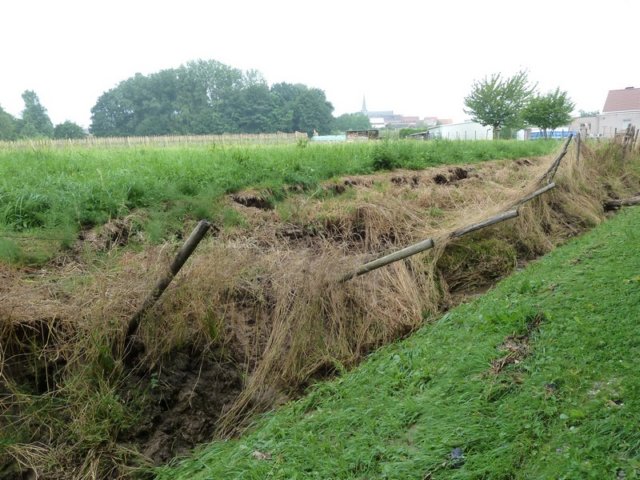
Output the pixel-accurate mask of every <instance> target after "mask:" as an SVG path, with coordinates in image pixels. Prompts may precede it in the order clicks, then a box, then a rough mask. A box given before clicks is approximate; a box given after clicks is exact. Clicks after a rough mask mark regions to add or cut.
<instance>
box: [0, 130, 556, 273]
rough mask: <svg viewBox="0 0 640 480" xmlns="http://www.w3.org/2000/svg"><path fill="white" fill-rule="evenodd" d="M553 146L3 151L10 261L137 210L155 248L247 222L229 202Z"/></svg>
mask: <svg viewBox="0 0 640 480" xmlns="http://www.w3.org/2000/svg"><path fill="white" fill-rule="evenodd" d="M555 145H556V144H555V143H554V142H553V141H550V142H508V141H503V142H450V141H437V142H410V141H395V142H391V141H389V142H370V143H349V144H340V145H313V144H307V143H300V144H299V145H272V146H256V145H254V146H219V145H215V144H211V145H193V146H180V147H176V146H174V147H164V148H162V147H158V146H137V147H129V148H125V147H122V148H106V147H93V148H89V149H87V148H83V147H72V146H69V147H67V148H45V147H38V148H36V147H34V148H33V149H29V148H24V147H20V148H11V147H10V145H5V146H3V147H2V148H0V261H2V262H5V263H6V262H11V263H18V264H23V265H24V264H27V265H35V264H42V263H43V262H46V261H47V260H48V259H50V258H52V257H53V256H55V255H56V254H57V253H58V252H59V251H60V249H68V248H70V247H71V245H72V244H73V242H74V241H75V239H76V237H77V235H78V233H79V232H82V231H86V230H89V229H91V228H93V227H96V226H101V225H103V224H105V223H107V222H109V221H113V220H116V219H121V218H124V217H127V216H129V215H130V214H131V213H132V212H135V213H136V216H135V222H134V225H133V228H134V229H135V231H136V232H140V233H144V234H145V238H146V240H148V241H151V242H152V243H156V244H159V243H162V242H164V241H167V240H173V239H175V237H176V236H180V235H181V233H182V231H183V228H184V224H185V222H189V221H190V220H200V219H202V218H208V219H210V220H214V221H216V222H218V223H223V224H225V225H226V224H234V222H235V221H236V220H237V219H235V218H233V216H232V213H231V212H230V210H229V209H228V208H226V207H225V205H224V202H222V201H221V199H222V197H223V196H224V195H226V194H228V193H233V192H238V191H240V190H242V189H247V188H254V189H257V190H259V191H261V192H262V201H263V203H264V204H265V205H269V204H272V203H273V202H275V201H276V200H278V199H281V198H283V197H284V196H286V193H287V191H288V189H290V188H295V189H299V190H311V189H314V188H315V187H317V186H318V185H319V183H320V182H322V181H324V180H327V179H329V178H332V177H335V176H340V175H350V174H368V173H373V172H375V171H379V170H385V169H391V168H410V169H423V168H426V167H429V166H434V165H441V164H453V163H472V162H480V161H484V160H490V159H502V158H511V159H512V158H521V157H529V156H537V155H544V154H546V153H549V152H550V151H551V150H552V149H554V148H555Z"/></svg>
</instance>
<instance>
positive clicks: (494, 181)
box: [0, 146, 640, 478]
mask: <svg viewBox="0 0 640 480" xmlns="http://www.w3.org/2000/svg"><path fill="white" fill-rule="evenodd" d="M606 148H607V149H608V150H606V149H604V147H602V146H601V149H600V150H595V151H587V150H585V151H584V152H583V156H582V158H581V162H580V163H579V164H578V163H577V162H576V161H575V152H570V154H569V156H568V160H567V162H566V163H565V164H563V166H562V168H561V170H560V171H559V173H558V177H557V183H558V185H559V186H558V188H557V189H556V191H554V192H550V193H549V194H548V195H546V196H545V197H544V198H540V199H537V200H535V201H534V202H532V203H531V204H530V205H527V206H526V207H525V208H523V211H522V212H521V214H520V216H519V217H518V218H517V219H515V220H513V221H510V222H508V223H505V224H502V225H500V226H496V227H492V228H491V229H488V230H486V231H483V232H479V233H477V234H474V235H473V236H472V237H469V238H465V239H460V240H456V241H453V242H451V243H449V244H448V245H446V248H445V246H444V245H443V246H441V247H439V248H436V249H435V250H434V251H432V252H430V253H427V254H423V255H420V256H418V257H413V258H411V259H409V260H407V261H405V262H401V263H398V264H394V265H392V266H389V267H385V268H384V269H381V270H380V271H377V272H375V273H372V274H370V275H368V276H367V277H363V278H359V279H355V280H353V281H350V282H347V283H345V284H339V283H338V282H337V281H336V279H337V278H339V277H340V275H342V274H344V273H345V272H346V271H349V270H350V269H352V268H353V267H354V266H355V265H357V264H359V263H362V262H363V261H366V260H369V259H370V258H372V257H375V256H378V255H379V254H380V253H381V252H386V251H390V250H393V249H396V248H398V247H401V246H405V245H407V244H409V243H411V242H412V241H416V240H417V239H422V238H428V237H431V236H437V235H438V234H440V233H442V232H446V231H449V230H451V229H454V228H456V227H458V226H460V225H464V224H468V223H470V222H472V221H473V220H474V219H476V218H481V217H483V216H486V215H487V212H492V211H499V210H500V208H501V207H502V206H503V205H505V204H507V203H509V202H510V201H512V200H513V199H514V198H517V197H519V196H521V195H522V194H523V191H524V190H526V189H527V187H528V186H530V185H531V182H532V180H533V179H535V178H537V177H539V175H540V174H541V172H543V171H544V170H545V169H546V168H547V166H548V163H549V161H550V158H548V159H522V160H518V161H508V162H494V163H491V164H486V165H474V166H469V167H455V168H454V167H451V168H449V167H442V168H437V169H429V170H425V171H420V172H391V173H388V174H382V175H375V176H370V177H349V178H345V179H341V180H340V181H337V182H332V183H330V184H327V185H325V187H324V188H321V189H318V191H316V192H312V193H311V194H310V195H298V194H295V192H290V193H291V194H290V195H289V196H288V197H287V198H286V199H285V200H284V201H282V202H279V203H278V204H276V205H271V204H269V205H266V204H264V203H262V202H260V199H261V198H262V199H263V200H264V198H263V197H261V193H260V192H246V193H244V194H239V195H236V196H235V197H230V198H229V204H230V205H235V206H234V208H235V210H236V211H237V214H238V218H239V219H240V220H239V221H238V225H237V227H236V228H233V229H227V230H224V229H221V230H219V231H217V233H216V234H215V236H212V237H211V238H209V239H208V240H207V241H206V242H205V244H204V245H202V247H201V249H200V250H199V251H198V253H197V255H196V256H195V257H194V258H193V259H192V260H191V261H190V263H189V265H188V266H187V267H186V271H185V272H183V273H182V274H181V276H180V278H178V279H177V281H176V282H175V285H173V286H172V287H171V288H170V290H169V291H168V292H167V294H166V297H165V298H164V299H163V300H162V302H161V303H160V304H159V305H158V306H157V308H156V309H154V310H153V311H152V312H151V314H150V315H149V316H147V317H146V318H145V319H144V321H143V323H142V327H141V331H140V338H141V341H142V343H143V344H144V347H145V348H144V352H143V353H141V354H140V355H139V356H138V357H136V358H135V359H133V361H131V362H130V363H128V364H127V363H126V362H123V360H122V341H121V340H122V337H123V332H122V325H123V324H124V323H125V322H126V320H127V319H128V317H129V316H130V315H131V314H132V313H133V312H134V311H135V308H136V306H137V305H139V303H140V302H141V301H142V299H143V298H144V296H145V294H146V293H147V292H148V290H149V288H150V286H151V285H152V283H153V281H154V280H155V278H157V276H158V274H159V273H160V272H161V270H162V269H163V267H162V266H163V265H166V263H167V259H168V258H169V257H170V256H171V252H169V251H168V249H167V248H165V247H157V248H146V249H144V250H142V251H136V250H135V249H126V248H125V249H122V248H120V247H122V246H123V245H122V244H123V243H126V241H128V240H129V239H130V238H131V236H132V235H131V232H130V231H126V235H125V233H124V232H125V230H127V228H128V227H127V224H126V222H124V223H123V224H122V225H121V226H119V227H117V228H116V229H118V228H119V229H120V230H122V232H123V233H122V234H121V235H120V234H118V235H115V236H114V232H113V231H112V230H113V229H114V226H113V225H111V226H109V227H107V228H105V229H104V231H103V232H97V233H96V236H91V235H87V236H86V238H91V239H93V240H92V242H88V241H87V240H86V238H85V240H83V241H81V242H79V244H78V245H77V246H76V250H75V251H73V252H71V253H70V254H69V255H68V257H67V258H66V259H65V258H60V259H57V262H56V265H57V266H56V267H55V268H52V269H44V270H38V271H16V270H11V269H5V270H3V271H2V275H3V282H2V287H0V288H1V290H0V294H1V295H2V300H3V301H2V304H1V306H0V309H1V311H0V314H2V316H3V318H5V319H6V321H5V322H4V324H3V332H2V334H3V335H2V338H3V359H2V364H3V371H2V374H3V385H2V387H1V388H2V391H1V392H0V394H2V395H3V409H4V411H3V417H2V421H3V423H4V424H5V425H4V427H3V431H4V432H8V435H7V438H8V439H9V440H8V441H5V444H6V447H5V455H6V457H7V458H8V459H13V460H17V462H18V463H19V464H20V465H21V466H20V467H19V468H16V467H15V462H14V466H13V467H10V468H11V470H9V469H7V470H6V471H7V472H8V471H12V472H13V473H12V475H15V476H18V475H21V473H19V472H20V471H22V472H26V471H29V470H30V469H31V470H33V471H35V472H38V473H39V474H41V475H45V476H46V477H47V478H56V477H58V478H70V477H78V478H81V477H90V476H96V477H100V478H104V477H109V476H119V475H127V474H129V473H131V470H129V468H131V467H139V466H142V465H144V464H145V463H147V462H152V463H162V462H166V461H167V460H168V459H169V458H170V457H172V456H174V455H176V454H181V453H185V452H186V451H187V450H188V449H189V448H191V447H192V446H194V445H195V444H198V443H201V442H205V441H207V440H209V439H211V438H212V437H213V436H214V435H222V436H225V435H231V434H234V433H236V432H237V431H238V430H239V429H241V428H242V427H243V426H244V425H246V422H247V421H249V420H250V419H251V417H252V414H253V413H255V412H259V411H264V410H266V409H269V408H272V407H273V406H274V405H277V404H279V403H282V402H284V401H286V400H287V399H288V398H291V397H295V396H297V395H299V394H300V393H301V392H303V391H304V389H305V387H306V386H307V385H309V384H310V383H312V382H313V381H315V380H317V379H319V378H324V377H326V376H328V375H332V374H335V373H339V372H340V371H342V370H343V369H345V368H349V367H351V366H353V365H355V364H356V363H357V362H358V361H359V360H360V359H361V358H362V357H363V356H365V355H366V354H367V353H368V352H370V351H371V350H372V349H374V348H376V347H377V346H380V345H382V344H384V343H388V342H390V341H393V340H395V339H397V338H400V337H402V336H405V335H407V334H408V333H410V332H411V331H413V330H415V329H416V328H417V327H419V326H420V325H422V324H423V322H424V321H425V320H426V321H428V319H429V318H431V317H433V316H435V315H437V314H438V313H439V312H442V311H444V310H446V309H448V308H450V307H451V306H452V305H453V304H455V303H457V302H458V301H460V299H461V298H463V296H464V293H465V292H474V291H478V290H482V289H484V288H487V287H488V286H490V285H491V284H492V283H493V282H495V281H496V280H497V279H498V278H500V277H502V276H504V275H507V274H508V273H510V272H511V271H512V270H513V269H514V268H516V266H517V265H518V262H522V261H526V260H530V259H532V258H535V257H536V256H538V255H541V254H544V253H545V252H547V251H549V250H550V249H551V248H553V246H554V245H556V244H558V243H561V242H562V241H563V240H564V239H566V238H568V237H570V236H574V235H576V234H578V233H580V232H581V231H583V230H585V229H587V228H589V227H590V226H592V225H595V224H597V223H598V222H599V221H601V220H603V219H604V211H603V208H602V204H603V202H604V201H605V200H606V199H607V198H614V197H615V196H618V197H620V198H623V197H625V196H629V195H631V194H635V193H637V191H638V189H640V183H639V182H638V175H637V163H633V162H632V161H631V160H623V159H622V158H621V157H620V156H619V155H618V153H617V151H616V150H615V146H607V147H606ZM634 162H635V161H634ZM634 169H635V170H634ZM594 179H599V180H598V181H594ZM253 198H255V199H256V200H255V201H254V200H252V199H253ZM104 232H106V233H104ZM100 235H103V236H104V235H106V236H107V237H106V238H108V239H111V241H105V242H103V243H104V245H103V243H101V242H99V241H98V240H99V238H100ZM114 238H116V239H118V240H117V241H113V239H114ZM122 238H126V239H127V240H126V241H124V242H121V241H120V239H122ZM89 243H90V245H89ZM96 245H98V246H97V247H96ZM87 248H88V249H90V250H91V249H96V248H97V249H102V250H104V252H102V253H101V255H102V257H103V260H102V265H101V266H100V268H96V267H95V266H91V265H87V264H86V263H83V258H85V257H83V254H82V252H83V251H84V252H85V254H86V249H87ZM114 339H115V340H114ZM114 343H115V347H114ZM61 432H66V435H65V436H62V435H60V433H61ZM8 468H9V467H8ZM138 472H140V471H139V470H138ZM18 478H19V477H18Z"/></svg>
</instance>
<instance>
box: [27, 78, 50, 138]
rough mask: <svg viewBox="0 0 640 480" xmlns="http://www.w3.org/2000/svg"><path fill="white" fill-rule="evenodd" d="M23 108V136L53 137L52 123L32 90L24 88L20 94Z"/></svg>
mask: <svg viewBox="0 0 640 480" xmlns="http://www.w3.org/2000/svg"><path fill="white" fill-rule="evenodd" d="M22 100H23V101H24V110H23V111H22V128H21V131H20V134H21V135H22V136H24V137H48V138H51V137H53V123H51V119H50V118H49V115H48V114H47V109H46V108H44V107H43V106H42V104H41V103H40V99H39V98H38V95H36V92H34V91H33V90H25V91H24V93H23V94H22Z"/></svg>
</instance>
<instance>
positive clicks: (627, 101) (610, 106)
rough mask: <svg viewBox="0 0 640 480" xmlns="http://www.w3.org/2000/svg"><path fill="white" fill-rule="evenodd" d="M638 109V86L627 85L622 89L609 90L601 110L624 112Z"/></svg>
mask: <svg viewBox="0 0 640 480" xmlns="http://www.w3.org/2000/svg"><path fill="white" fill-rule="evenodd" d="M627 110H640V88H633V87H627V88H623V89H622V90H609V94H608V95H607V100H606V101H605V102H604V108H603V109H602V112H603V113H605V112H624V111H627Z"/></svg>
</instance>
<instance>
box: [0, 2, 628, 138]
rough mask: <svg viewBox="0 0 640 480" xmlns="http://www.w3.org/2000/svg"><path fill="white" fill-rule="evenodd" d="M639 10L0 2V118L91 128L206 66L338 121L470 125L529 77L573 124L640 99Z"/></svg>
mask: <svg viewBox="0 0 640 480" xmlns="http://www.w3.org/2000/svg"><path fill="white" fill-rule="evenodd" d="M638 18H640V2H639V1H638V0H617V1H615V2H602V1H599V2H595V1H593V2H592V1H588V0H579V1H577V0H534V1H528V2H520V1H514V0H512V1H508V0H482V1H477V0H468V1H467V0H458V1H455V0H440V1H437V2H436V1H428V0H423V1H418V0H416V1H411V0H394V1H385V2H378V1H373V0H369V1H361V0H335V1H334V0H323V1H316V2H301V1H284V0H282V1H278V0H272V1H267V0H262V1H258V0H228V1H225V2H220V1H213V0H210V1H201V0H174V1H164V0H154V1H147V0H110V1H92V0H55V1H53V0H3V1H2V3H1V4H0V45H1V46H2V47H1V48H2V49H1V50H0V52H1V54H0V105H2V107H3V108H4V109H5V110H7V111H8V112H10V113H12V114H14V115H19V114H20V112H21V110H22V108H23V103H22V99H21V94H22V92H23V91H24V90H26V89H31V90H35V92H36V93H37V94H38V96H39V97H40V100H41V102H42V104H43V105H44V106H45V108H47V109H48V112H49V115H50V117H51V119H52V121H53V122H54V123H60V122H63V121H64V120H72V121H75V122H77V123H79V124H80V125H82V126H84V127H88V126H89V124H90V116H91V113H90V110H91V107H92V106H93V105H94V104H95V103H96V100H97V99H98V97H99V96H100V95H101V94H102V93H103V92H105V91H106V90H108V89H110V88H113V87H115V86H116V85H117V84H118V82H120V81H122V80H125V79H126V78H128V77H130V76H132V75H134V74H135V73H136V72H141V73H143V74H148V73H152V72H156V71H159V70H162V69H165V68H172V67H177V66H179V65H181V64H183V63H185V62H187V61H189V60H196V59H214V60H218V61H220V62H222V63H225V64H227V65H230V66H233V67H237V68H240V69H243V70H246V69H252V68H253V69H257V70H259V71H260V72H262V74H263V75H264V76H265V78H266V80H267V81H268V82H269V84H273V83H277V82H290V83H304V84H306V85H308V86H312V87H317V88H320V89H322V90H324V91H325V92H326V95H327V98H328V100H329V101H330V102H331V103H332V104H333V105H334V107H335V111H334V114H335V115H339V114H342V113H347V112H355V111H359V110H360V108H361V106H362V97H363V95H364V96H366V100H367V107H368V108H369V110H394V111H395V112H396V113H400V114H404V115H418V116H420V117H424V116H438V117H440V118H453V119H454V120H456V121H462V120H464V119H466V117H467V116H466V115H465V114H464V112H463V108H464V105H463V99H464V97H465V95H467V94H468V93H469V91H470V89H471V86H472V84H473V81H474V80H476V79H481V78H483V77H485V76H486V75H490V74H492V73H494V72H502V73H503V74H505V75H511V74H513V73H515V72H517V71H518V70H521V69H526V70H527V71H528V72H529V77H530V79H532V80H534V81H536V82H538V87H539V89H540V90H541V91H542V92H545V91H548V90H551V89H554V88H555V87H557V86H558V87H560V88H561V89H563V90H567V91H568V93H569V95H570V97H571V98H572V99H573V100H574V101H575V103H576V111H577V110H579V109H583V110H601V109H602V106H603V104H604V101H605V97H606V94H607V91H608V90H610V89H617V88H624V87H627V86H636V87H638V86H640V67H639V66H638V35H637V29H638V26H637V25H638Z"/></svg>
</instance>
